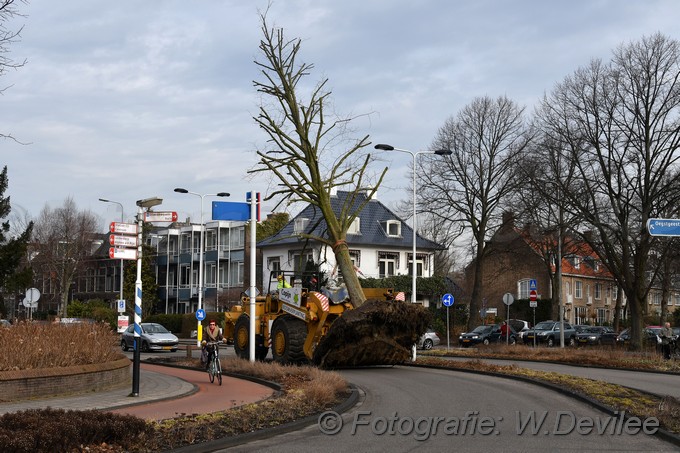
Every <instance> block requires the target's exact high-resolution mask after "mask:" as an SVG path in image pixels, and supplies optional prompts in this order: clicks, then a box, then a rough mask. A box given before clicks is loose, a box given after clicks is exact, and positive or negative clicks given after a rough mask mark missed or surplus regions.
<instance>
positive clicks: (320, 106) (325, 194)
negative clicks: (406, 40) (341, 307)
mask: <svg viewBox="0 0 680 453" xmlns="http://www.w3.org/2000/svg"><path fill="white" fill-rule="evenodd" d="M260 17H261V23H262V26H261V29H262V34H263V36H264V38H263V39H262V41H261V42H260V51H261V52H262V55H263V56H264V61H256V62H255V63H256V64H257V66H258V67H259V68H260V70H261V75H262V76H263V81H254V82H253V83H254V85H255V87H256V88H257V90H258V91H259V92H260V93H262V94H263V95H264V96H265V100H268V101H271V104H266V103H265V104H263V105H262V106H261V107H260V110H259V114H258V115H257V117H255V118H254V119H255V121H256V122H257V124H258V125H259V126H260V127H261V128H262V129H263V130H264V131H265V132H266V133H267V135H268V136H269V144H270V145H271V146H272V149H271V150H267V151H259V152H258V155H259V156H260V161H259V164H258V167H257V168H256V169H254V170H252V171H251V172H262V171H266V172H271V173H273V174H274V175H275V177H276V179H277V180H278V182H279V183H280V186H279V189H277V190H274V191H273V192H272V193H270V194H269V195H268V197H267V199H272V198H276V197H280V198H281V201H280V203H284V202H285V203H294V202H305V203H309V204H311V205H313V206H314V207H316V208H317V209H318V210H319V211H320V212H321V214H322V217H323V220H324V221H325V223H326V231H324V234H310V233H304V234H300V235H299V236H300V237H302V238H306V239H310V240H315V241H318V242H320V243H322V244H326V245H328V246H329V247H331V248H332V250H333V252H334V254H335V258H336V261H337V263H338V267H339V269H340V272H341V273H342V276H343V279H344V282H345V284H346V286H347V291H348V293H349V296H350V299H351V301H352V304H353V305H354V306H355V307H358V306H360V305H361V304H363V302H364V300H365V296H364V293H363V291H362V290H361V285H360V283H359V279H358V277H357V275H356V271H355V270H354V267H353V265H352V261H351V259H350V255H349V249H348V248H347V242H346V237H347V230H348V228H349V226H350V225H351V224H352V222H353V221H354V219H355V218H356V217H357V216H358V215H359V213H360V212H361V210H362V209H363V208H364V206H365V205H366V204H367V203H368V201H369V200H370V198H371V197H372V196H373V194H374V193H375V192H376V191H377V189H378V186H379V185H380V183H381V182H382V179H383V177H384V175H385V173H386V172H387V168H385V169H384V170H383V171H382V172H381V173H380V174H379V175H377V177H376V178H374V180H373V181H370V180H371V179H372V178H371V177H370V175H369V174H368V173H367V170H368V166H369V163H370V162H371V161H372V158H371V155H370V154H368V153H365V152H363V149H364V148H365V147H366V146H367V145H369V144H370V143H369V141H368V136H364V137H363V138H360V139H358V140H353V141H350V142H348V141H346V140H344V137H345V136H346V134H347V130H346V128H347V126H348V123H349V121H351V119H352V118H347V119H333V120H330V121H329V119H328V116H327V112H326V111H327V108H328V104H329V102H330V100H329V96H330V94H331V93H330V91H327V89H326V84H327V81H328V79H324V80H322V81H321V82H320V83H319V84H318V85H316V86H315V87H314V88H313V89H312V90H311V93H308V94H307V99H308V100H307V101H306V102H305V101H303V100H302V98H301V97H300V93H299V91H300V86H299V85H300V84H301V82H302V81H303V79H304V77H305V76H307V75H309V73H310V71H311V70H312V69H313V67H314V66H313V65H311V64H307V63H298V62H297V57H298V54H299V52H300V44H301V41H300V40H299V39H292V40H288V39H287V38H285V37H284V32H283V30H282V29H278V28H273V27H272V28H270V27H269V26H268V25H267V21H266V14H262V15H261V16H260ZM344 147H346V148H344ZM337 148H343V149H337ZM371 182H372V183H371ZM337 188H342V189H343V190H347V191H349V193H350V196H348V197H347V199H346V202H345V204H344V206H342V208H341V210H340V212H334V211H333V209H332V207H331V193H332V192H333V191H334V190H336V189H337ZM362 192H363V193H366V194H367V196H366V197H365V198H360V197H359V196H358V195H359V194H360V193H362ZM359 200H363V201H359Z"/></svg>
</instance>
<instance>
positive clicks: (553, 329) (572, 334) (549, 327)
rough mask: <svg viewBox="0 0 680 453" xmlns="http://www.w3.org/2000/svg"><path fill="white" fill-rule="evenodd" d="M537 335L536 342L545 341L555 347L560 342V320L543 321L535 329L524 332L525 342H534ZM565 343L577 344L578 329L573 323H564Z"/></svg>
mask: <svg viewBox="0 0 680 453" xmlns="http://www.w3.org/2000/svg"><path fill="white" fill-rule="evenodd" d="M534 337H536V344H542V343H545V344H546V345H548V346H549V347H553V346H555V345H556V344H559V342H560V322H559V321H541V322H539V323H538V324H536V325H535V326H534V328H533V329H531V330H530V331H528V332H527V333H525V334H524V337H523V340H524V344H533V342H534ZM564 343H565V344H568V345H570V346H573V345H574V344H576V330H574V328H573V327H572V326H571V324H569V323H567V322H565V323H564Z"/></svg>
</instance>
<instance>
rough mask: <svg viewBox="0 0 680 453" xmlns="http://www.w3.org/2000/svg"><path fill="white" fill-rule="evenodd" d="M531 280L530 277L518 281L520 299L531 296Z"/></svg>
mask: <svg viewBox="0 0 680 453" xmlns="http://www.w3.org/2000/svg"><path fill="white" fill-rule="evenodd" d="M529 282H530V280H529V279H528V278H527V279H524V280H520V281H519V282H517V297H518V298H519V299H528V298H529V291H530V290H529Z"/></svg>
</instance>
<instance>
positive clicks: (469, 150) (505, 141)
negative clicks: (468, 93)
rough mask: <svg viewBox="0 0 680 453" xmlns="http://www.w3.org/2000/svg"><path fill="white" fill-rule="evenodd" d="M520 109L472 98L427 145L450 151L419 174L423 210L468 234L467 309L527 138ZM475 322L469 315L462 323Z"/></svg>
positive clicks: (475, 305) (473, 302)
mask: <svg viewBox="0 0 680 453" xmlns="http://www.w3.org/2000/svg"><path fill="white" fill-rule="evenodd" d="M523 112H524V109H523V108H521V107H519V106H518V105H517V104H516V103H515V102H513V101H512V100H510V99H508V98H507V97H504V96H502V97H498V98H496V99H492V98H489V97H481V98H476V99H474V100H473V101H472V102H471V103H470V104H468V105H467V106H465V107H464V108H463V109H462V110H461V112H460V113H459V114H458V115H457V116H456V117H452V118H450V119H449V120H447V121H446V122H445V124H444V126H442V127H441V128H440V129H439V132H438V133H437V136H436V138H435V139H434V144H433V149H442V148H443V149H450V150H451V151H452V152H453V154H452V155H451V156H449V157H446V158H445V159H444V161H443V162H438V163H437V165H436V166H432V168H431V170H430V171H425V172H422V173H421V174H420V175H419V177H420V178H421V180H422V181H423V182H422V183H420V184H419V187H422V188H423V190H421V197H420V198H421V200H422V205H423V209H424V210H425V211H427V212H430V213H432V214H434V215H436V216H438V217H441V218H442V219H445V220H447V221H448V222H449V225H451V227H453V228H460V227H461V226H464V227H465V228H467V229H469V230H468V231H469V233H470V235H471V237H472V243H473V244H472V246H473V256H474V258H473V266H474V269H473V285H472V291H471V294H470V313H471V314H473V313H477V312H478V310H479V308H480V306H481V292H482V288H481V284H482V276H483V270H484V259H483V258H484V253H485V243H486V241H487V240H488V239H489V235H490V233H491V232H492V231H493V230H494V229H495V227H497V226H498V225H499V224H500V220H501V214H502V210H503V207H504V203H505V202H506V201H507V197H508V195H509V194H510V192H511V190H512V188H513V184H514V178H513V171H514V169H515V165H516V163H517V159H518V157H519V155H520V154H521V153H522V152H523V151H524V150H525V149H526V147H527V145H528V143H529V138H528V134H527V128H526V125H525V123H524V120H523ZM475 322H476V316H472V315H471V316H470V319H469V320H468V328H469V329H472V328H474V327H475V325H474V324H475Z"/></svg>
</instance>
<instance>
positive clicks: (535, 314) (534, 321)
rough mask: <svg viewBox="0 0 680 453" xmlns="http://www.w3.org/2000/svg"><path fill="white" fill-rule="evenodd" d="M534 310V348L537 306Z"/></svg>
mask: <svg viewBox="0 0 680 453" xmlns="http://www.w3.org/2000/svg"><path fill="white" fill-rule="evenodd" d="M533 310H534V327H533V329H534V348H535V347H536V307H534V308H533Z"/></svg>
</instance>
